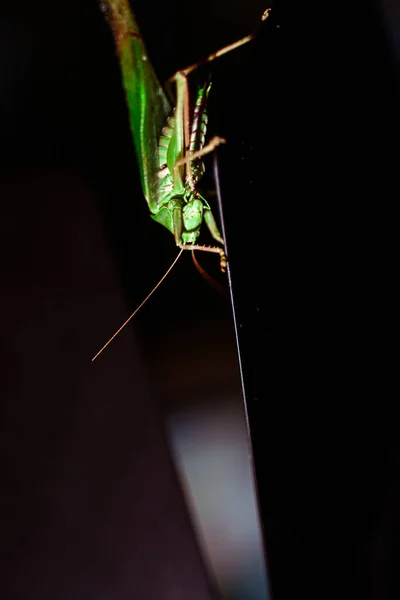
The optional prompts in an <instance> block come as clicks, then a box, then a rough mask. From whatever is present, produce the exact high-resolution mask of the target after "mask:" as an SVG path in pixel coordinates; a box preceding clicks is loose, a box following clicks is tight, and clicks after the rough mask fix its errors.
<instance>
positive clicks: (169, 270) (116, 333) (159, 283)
mask: <svg viewBox="0 0 400 600" xmlns="http://www.w3.org/2000/svg"><path fill="white" fill-rule="evenodd" d="M183 250H184V249H183V248H182V249H181V250H180V252H179V254H178V256H177V257H176V258H175V260H174V262H173V263H172V265H171V266H170V267H169V268H168V270H167V271H166V272H165V273H164V275H163V276H162V277H161V279H160V281H159V282H158V283H157V285H155V286H154V287H153V289H152V290H151V292H150V294H149V295H148V296H146V298H145V299H144V300H143V302H142V303H141V304H139V306H138V307H137V308H136V309H135V310H134V311H133V313H132V314H131V316H130V317H128V318H127V320H126V321H125V323H123V324H122V325H121V327H120V328H119V329H117V331H116V332H115V333H114V335H112V336H111V337H110V339H109V340H108V342H106V343H105V344H104V346H103V347H102V348H100V350H99V351H98V353H97V354H96V355H95V356H93V358H92V362H93V361H95V360H96V358H97V357H98V356H100V354H101V353H102V352H103V350H105V349H106V348H107V346H108V345H109V344H111V342H112V341H113V339H114V338H116V337H117V335H118V334H119V333H120V332H121V331H122V330H123V328H124V327H125V325H127V324H128V323H129V321H130V320H131V319H132V318H133V317H134V316H135V315H136V313H137V312H138V311H139V310H140V309H141V308H142V306H143V305H144V304H146V302H147V300H148V299H149V298H150V296H152V295H153V294H154V292H155V291H156V289H157V288H158V287H159V286H160V285H161V284H162V282H163V281H164V279H165V278H166V277H167V276H168V275H169V273H170V272H171V271H172V269H173V268H174V266H175V265H176V263H177V262H178V260H179V258H180V256H181V254H182V252H183Z"/></svg>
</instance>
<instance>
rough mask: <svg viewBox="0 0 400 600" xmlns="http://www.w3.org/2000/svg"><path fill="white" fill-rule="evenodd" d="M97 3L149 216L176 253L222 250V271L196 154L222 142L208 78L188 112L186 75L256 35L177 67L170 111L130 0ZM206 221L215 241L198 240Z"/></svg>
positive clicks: (219, 238)
mask: <svg viewBox="0 0 400 600" xmlns="http://www.w3.org/2000/svg"><path fill="white" fill-rule="evenodd" d="M100 4H101V7H102V9H103V11H104V12H105V14H106V17H107V20H108V22H109V24H110V26H111V29H112V32H113V37H114V41H115V44H116V47H117V53H118V57H119V62H120V67H121V72H122V79H123V85H124V88H125V94H126V99H127V104H128V109H129V117H130V124H131V130H132V134H133V141H134V145H135V150H136V155H137V160H138V165H139V170H140V176H141V183H142V188H143V193H144V196H145V198H146V201H147V204H148V207H149V210H150V215H151V217H152V218H153V219H154V220H155V221H157V222H158V223H161V225H163V226H164V227H166V228H167V229H168V230H169V231H170V232H171V233H172V234H173V236H174V239H175V243H176V245H177V246H178V247H179V248H180V249H181V252H182V251H183V250H192V251H194V250H201V251H205V252H214V253H216V254H219V256H220V267H221V270H222V271H225V269H226V264H227V258H226V254H225V248H224V246H225V244H224V240H223V239H222V236H221V234H220V232H219V229H218V226H217V224H216V221H215V218H214V216H213V213H212V211H211V208H210V206H209V204H208V202H207V200H206V199H205V198H204V197H203V196H202V195H201V194H200V193H199V191H198V190H197V189H196V184H197V183H198V182H199V180H200V178H201V177H202V175H203V174H204V170H205V168H204V164H203V162H202V160H201V157H202V156H203V155H204V154H206V153H208V152H212V151H213V150H214V149H215V148H216V147H217V146H218V145H219V144H221V143H223V142H224V141H225V140H223V139H222V138H219V137H215V138H213V139H212V140H211V141H210V142H209V143H208V144H207V145H205V136H206V131H207V121H208V117H207V100H208V95H209V92H210V86H211V84H210V83H209V82H207V83H206V84H205V85H203V86H201V87H200V88H199V90H198V91H197V97H196V100H195V103H194V109H193V114H192V115H190V102H189V85H188V80H187V76H188V74H189V73H190V72H192V71H193V70H194V69H195V68H197V66H198V65H200V64H202V63H205V62H210V61H212V60H214V59H215V58H217V57H219V56H221V55H222V54H225V53H226V52H229V51H231V50H233V49H235V48H237V47H238V46H240V45H242V44H245V43H246V42H248V41H250V40H251V39H253V37H254V36H255V34H250V35H248V36H246V37H245V38H242V39H241V40H239V41H238V42H235V43H234V44H231V45H230V46H226V47H225V48H223V49H221V50H219V51H217V52H215V53H214V54H212V55H210V56H209V57H207V58H206V59H205V60H204V61H200V62H199V63H196V64H194V65H191V66H190V67H187V68H186V69H182V70H180V71H178V72H177V73H176V74H175V75H174V76H173V77H172V78H171V81H175V84H176V106H175V107H174V108H172V107H171V105H170V102H169V100H168V98H167V96H166V94H165V92H164V90H163V88H162V86H161V85H160V83H159V81H158V78H157V76H156V74H155V72H154V70H153V68H152V66H151V63H150V61H149V59H148V56H147V51H146V48H145V46H144V43H143V40H142V37H141V34H140V31H139V28H138V26H137V23H136V20H135V17H134V15H133V13H132V11H131V8H130V5H129V2H128V0H100ZM269 10H270V9H267V10H266V11H265V12H264V14H263V16H262V21H264V20H265V19H266V18H267V17H268V14H269ZM203 221H204V222H205V223H206V225H207V227H208V229H209V232H210V234H211V236H212V237H213V238H214V240H215V241H216V242H217V243H218V244H219V245H218V246H204V245H201V244H199V243H197V240H198V237H199V234H200V229H201V225H202V223H203ZM181 252H180V253H179V255H178V256H180V254H181ZM175 262H176V261H174V263H173V264H175ZM172 266H173V265H172ZM172 266H171V267H170V269H171V268H172ZM170 269H168V272H167V273H169V271H170ZM166 275H167V274H166ZM166 275H165V276H166ZM165 276H164V277H163V278H162V280H161V281H163V280H164V278H165ZM161 281H160V282H159V283H161ZM158 285H159V284H157V286H156V287H158ZM155 289H156V288H154V290H153V291H155ZM152 293H153V292H151V294H152ZM151 294H149V296H150V295H151ZM149 296H148V297H149ZM146 300H147V298H146ZM143 304H144V302H143V303H142V304H141V305H140V306H142V305H143ZM139 308H140V307H139ZM137 310H138V309H137ZM137 310H136V311H135V313H134V314H136V312H137ZM132 316H133V315H131V317H130V318H132ZM128 320H129V319H128ZM128 320H127V321H126V323H127V322H128ZM126 323H125V324H126ZM125 324H124V325H125ZM121 329H122V327H121V328H120V329H119V330H118V332H119V331H120V330H121ZM118 332H117V333H118ZM115 335H116V334H115ZM115 335H114V336H113V338H114V337H115ZM113 338H111V339H113ZM109 341H111V340H109ZM108 343H109V342H108ZM108 343H107V344H106V345H108ZM104 348H105V346H104V347H103V348H102V350H103V349H104ZM102 350H100V352H101V351H102ZM100 352H99V353H98V354H100ZM98 354H97V355H96V356H95V357H94V359H95V358H96V357H97V356H98ZM94 359H93V360H94Z"/></svg>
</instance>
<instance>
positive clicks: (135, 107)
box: [102, 0, 171, 212]
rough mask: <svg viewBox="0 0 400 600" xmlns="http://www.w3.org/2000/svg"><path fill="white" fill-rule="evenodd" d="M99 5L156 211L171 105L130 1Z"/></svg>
mask: <svg viewBox="0 0 400 600" xmlns="http://www.w3.org/2000/svg"><path fill="white" fill-rule="evenodd" d="M102 9H103V11H104V12H105V13H106V16H107V19H108V21H109V23H110V25H111V28H112V31H113V35H114V40H115V44H116V46H117V49H118V56H119V61H120V66H121V71H122V79H123V85H124V88H125V94H126V99H127V104H128V108H129V118H130V124H131V130H132V134H133V140H134V144H135V149H136V154H137V159H138V164H139V170H140V176H141V181H142V187H143V193H144V195H145V197H146V200H147V203H148V205H149V208H150V210H151V212H156V210H157V201H158V186H157V183H158V180H157V172H158V170H159V161H158V140H159V137H160V134H161V130H162V128H163V126H164V125H165V123H166V121H167V118H168V115H169V114H170V113H171V106H170V104H169V102H168V99H167V97H166V95H165V92H164V90H163V88H162V87H161V85H160V82H159V81H158V78H157V76H156V74H155V72H154V70H153V67H152V66H151V63H150V60H149V58H148V55H147V50H146V47H145V45H144V43H143V40H142V37H141V34H140V31H139V28H138V25H137V23H136V21H135V18H134V16H133V13H132V11H131V8H130V5H129V2H128V1H127V0H104V2H103V3H102Z"/></svg>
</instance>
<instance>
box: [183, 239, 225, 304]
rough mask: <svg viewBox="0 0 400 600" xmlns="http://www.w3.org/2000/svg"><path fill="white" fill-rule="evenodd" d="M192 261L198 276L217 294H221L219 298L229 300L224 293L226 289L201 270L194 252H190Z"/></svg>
mask: <svg viewBox="0 0 400 600" xmlns="http://www.w3.org/2000/svg"><path fill="white" fill-rule="evenodd" d="M192 259H193V263H194V266H195V267H196V269H197V270H198V272H199V273H200V275H201V276H202V277H203V278H204V279H205V280H206V281H207V283H208V284H210V285H211V287H213V288H214V290H216V291H217V292H218V293H219V294H221V296H224V297H225V298H227V299H229V293H228V292H227V291H226V289H225V288H224V287H223V286H222V285H221V284H220V283H219V282H218V281H217V280H216V279H214V277H211V275H210V274H209V273H207V271H206V270H205V269H203V267H202V266H201V264H200V263H199V261H198V260H197V257H196V255H195V253H194V250H192Z"/></svg>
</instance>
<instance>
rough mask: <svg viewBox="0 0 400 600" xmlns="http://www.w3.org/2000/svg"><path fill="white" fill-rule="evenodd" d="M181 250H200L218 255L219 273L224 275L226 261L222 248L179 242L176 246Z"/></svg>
mask: <svg viewBox="0 0 400 600" xmlns="http://www.w3.org/2000/svg"><path fill="white" fill-rule="evenodd" d="M176 245H177V246H178V248H181V250H200V251H201V252H212V253H213V254H219V264H220V268H221V271H222V272H223V273H225V271H226V265H227V263H228V259H227V258H226V254H225V251H224V249H223V248H220V247H219V246H201V245H200V244H182V242H179V243H177V244H176Z"/></svg>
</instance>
